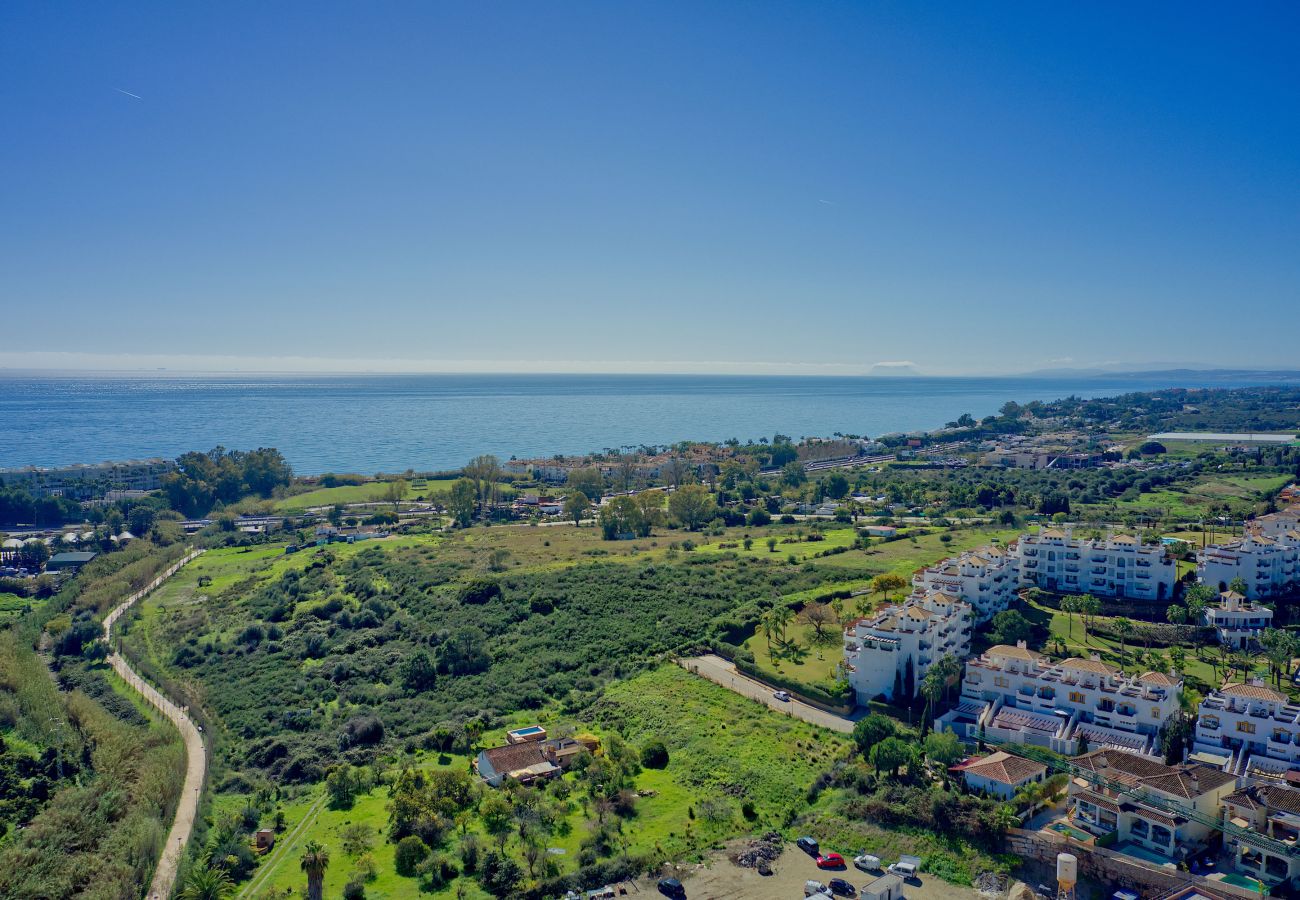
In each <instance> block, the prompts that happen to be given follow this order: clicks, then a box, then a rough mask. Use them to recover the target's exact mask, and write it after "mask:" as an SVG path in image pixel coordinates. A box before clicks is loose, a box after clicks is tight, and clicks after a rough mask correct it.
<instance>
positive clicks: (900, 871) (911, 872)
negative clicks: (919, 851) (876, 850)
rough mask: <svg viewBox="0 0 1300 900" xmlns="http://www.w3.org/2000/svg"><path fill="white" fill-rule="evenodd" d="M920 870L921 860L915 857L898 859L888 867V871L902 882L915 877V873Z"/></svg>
mask: <svg viewBox="0 0 1300 900" xmlns="http://www.w3.org/2000/svg"><path fill="white" fill-rule="evenodd" d="M920 868H921V860H920V858H919V857H916V856H902V857H899V860H898V862H896V863H894V864H893V865H891V866H890V867H889V871H890V872H892V873H893V874H895V875H897V876H898V877H899V878H901V879H903V880H904V881H909V880H911V879H913V878H915V877H916V873H917V872H918V871H919V870H920Z"/></svg>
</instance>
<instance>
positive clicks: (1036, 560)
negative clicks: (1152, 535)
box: [1009, 527, 1178, 600]
mask: <svg viewBox="0 0 1300 900" xmlns="http://www.w3.org/2000/svg"><path fill="white" fill-rule="evenodd" d="M1009 549H1010V552H1011V555H1012V557H1013V558H1014V559H1015V560H1016V572H1017V573H1018V575H1019V577H1020V583H1021V584H1022V585H1026V586H1029V585H1036V586H1038V587H1041V588H1045V589H1047V590H1049V591H1065V592H1068V593H1079V594H1083V593H1088V594H1096V595H1098V596H1105V597H1131V598H1133V599H1137V600H1163V599H1165V598H1167V597H1172V596H1173V593H1174V585H1175V584H1176V583H1177V580H1178V569H1177V565H1176V564H1175V563H1174V560H1173V559H1171V558H1170V557H1169V556H1167V555H1166V553H1165V548H1164V546H1163V545H1161V544H1143V543H1142V542H1141V541H1140V540H1138V539H1137V538H1136V537H1133V536H1132V535H1128V534H1121V535H1114V536H1112V537H1108V538H1104V539H1102V540H1096V541H1094V540H1081V539H1078V538H1075V537H1074V536H1073V534H1072V531H1071V529H1070V528H1069V527H1067V528H1066V529H1065V530H1064V531H1061V530H1059V529H1056V528H1040V529H1039V531H1038V533H1036V534H1026V535H1022V536H1021V537H1020V539H1019V540H1018V541H1016V542H1015V543H1014V544H1012V545H1011V547H1010V548H1009Z"/></svg>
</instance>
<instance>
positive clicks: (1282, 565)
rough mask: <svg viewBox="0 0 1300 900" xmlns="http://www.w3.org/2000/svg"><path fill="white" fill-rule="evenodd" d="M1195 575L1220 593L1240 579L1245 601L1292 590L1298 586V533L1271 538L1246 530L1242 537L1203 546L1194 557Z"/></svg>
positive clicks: (1299, 552)
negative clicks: (1244, 588)
mask: <svg viewBox="0 0 1300 900" xmlns="http://www.w3.org/2000/svg"><path fill="white" fill-rule="evenodd" d="M1196 574H1197V577H1198V578H1199V579H1200V581H1201V583H1202V584H1207V585H1209V586H1210V587H1212V588H1214V589H1215V590H1217V591H1220V592H1224V591H1227V590H1228V586H1229V585H1231V584H1232V583H1233V581H1234V580H1236V579H1238V578H1240V579H1241V580H1242V581H1243V582H1245V585H1246V590H1245V592H1244V593H1245V598H1246V599H1248V600H1257V599H1260V598H1261V597H1275V596H1277V595H1279V594H1286V593H1289V592H1291V591H1294V590H1296V589H1297V588H1300V532H1296V531H1285V532H1282V533H1280V534H1278V535H1275V536H1272V537H1270V536H1268V535H1265V534H1263V533H1262V532H1256V531H1248V532H1247V533H1246V535H1245V537H1243V538H1241V540H1237V541H1231V542H1229V543H1226V544H1215V545H1213V546H1211V547H1206V548H1205V549H1204V550H1202V551H1201V552H1200V553H1198V554H1197V556H1196Z"/></svg>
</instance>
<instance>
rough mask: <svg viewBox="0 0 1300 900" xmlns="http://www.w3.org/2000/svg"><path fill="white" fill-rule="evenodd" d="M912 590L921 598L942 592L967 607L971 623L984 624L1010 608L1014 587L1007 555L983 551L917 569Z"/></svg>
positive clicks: (1000, 551)
mask: <svg viewBox="0 0 1300 900" xmlns="http://www.w3.org/2000/svg"><path fill="white" fill-rule="evenodd" d="M912 586H913V587H914V588H915V589H916V591H918V592H920V593H922V594H924V593H927V592H929V591H942V592H943V593H945V594H949V595H951V596H953V597H956V598H957V599H959V600H962V601H963V602H965V603H969V604H970V605H971V608H972V609H973V610H974V612H975V621H976V622H984V621H987V620H988V619H991V618H993V617H994V616H995V615H997V614H998V613H1000V612H1002V611H1003V610H1004V609H1007V608H1008V607H1009V606H1011V603H1012V601H1014V600H1015V599H1016V588H1017V587H1018V584H1017V579H1016V568H1015V564H1014V563H1013V561H1012V559H1011V555H1010V554H1009V553H1007V551H1006V550H1003V549H1002V548H1001V547H985V548H983V549H982V550H971V551H968V552H966V553H963V554H962V555H961V556H956V557H952V558H951V559H945V560H944V561H943V562H941V563H939V564H937V565H933V566H927V567H926V568H923V569H918V570H917V572H916V574H915V575H913V576H912Z"/></svg>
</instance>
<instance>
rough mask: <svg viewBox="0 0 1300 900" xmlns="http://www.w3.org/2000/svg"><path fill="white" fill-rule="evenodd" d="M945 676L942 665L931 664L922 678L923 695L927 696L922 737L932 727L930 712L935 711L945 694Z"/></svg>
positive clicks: (922, 722) (922, 723) (922, 721)
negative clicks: (935, 706)
mask: <svg viewBox="0 0 1300 900" xmlns="http://www.w3.org/2000/svg"><path fill="white" fill-rule="evenodd" d="M943 688H944V678H943V672H942V671H941V666H938V665H935V666H931V667H930V669H929V671H927V672H926V673H925V677H924V678H922V679H921V695H922V696H923V697H925V715H924V716H923V717H922V719H921V737H923V738H924V737H925V734H926V732H927V731H929V729H930V713H931V712H933V711H934V705H935V704H936V703H938V702H939V698H940V697H941V696H943Z"/></svg>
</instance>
